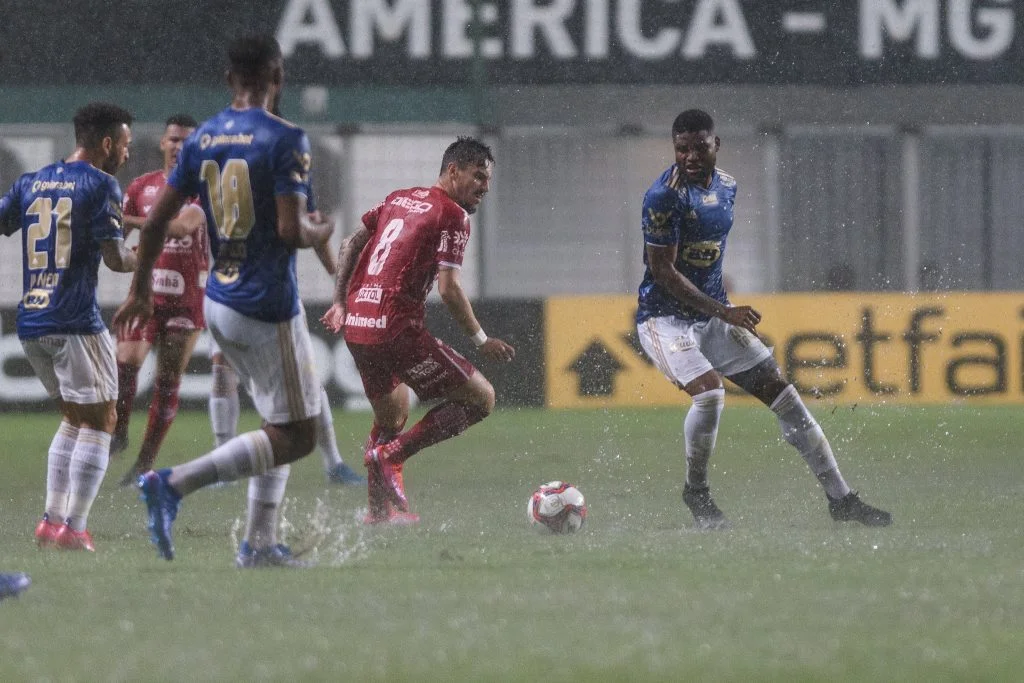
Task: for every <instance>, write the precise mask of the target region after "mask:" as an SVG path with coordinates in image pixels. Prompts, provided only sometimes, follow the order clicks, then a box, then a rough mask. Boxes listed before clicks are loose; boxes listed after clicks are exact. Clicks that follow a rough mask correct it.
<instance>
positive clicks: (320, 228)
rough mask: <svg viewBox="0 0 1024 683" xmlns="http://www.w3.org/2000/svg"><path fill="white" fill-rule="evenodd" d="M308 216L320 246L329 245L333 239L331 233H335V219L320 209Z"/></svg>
mask: <svg viewBox="0 0 1024 683" xmlns="http://www.w3.org/2000/svg"><path fill="white" fill-rule="evenodd" d="M308 218H309V222H310V223H311V224H312V226H313V229H314V235H315V236H316V239H317V244H318V245H320V246H324V245H327V244H328V243H329V242H330V241H331V235H333V234H334V221H333V220H332V219H331V218H330V217H329V216H325V215H324V214H322V213H320V212H319V211H314V212H313V213H311V214H309V216H308Z"/></svg>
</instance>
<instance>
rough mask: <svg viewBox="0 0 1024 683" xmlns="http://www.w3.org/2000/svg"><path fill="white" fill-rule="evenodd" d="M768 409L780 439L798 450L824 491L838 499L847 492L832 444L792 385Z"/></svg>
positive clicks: (847, 488) (847, 487) (848, 488)
mask: <svg viewBox="0 0 1024 683" xmlns="http://www.w3.org/2000/svg"><path fill="white" fill-rule="evenodd" d="M771 409H772V412H774V413H775V415H776V416H778V418H779V427H781V429H782V438H784V439H785V440H786V441H787V442H789V443H790V444H791V445H792V446H793V447H794V448H796V449H797V450H798V451H799V452H800V455H801V457H803V459H804V461H805V462H806V463H807V466H808V467H810V468H811V472H813V473H814V476H816V477H817V478H818V481H819V482H820V483H821V486H822V488H824V489H825V493H827V494H828V495H829V496H831V497H832V498H842V497H844V496H845V495H846V494H847V493H849V492H850V487H849V486H847V484H846V481H844V480H843V475H842V474H840V473H839V466H838V465H837V464H836V459H835V456H834V455H833V454H832V446H830V445H829V443H828V439H827V438H825V433H824V432H823V431H822V429H821V426H820V425H818V423H817V421H815V419H814V417H813V416H812V415H811V413H810V411H808V410H807V406H805V405H804V402H803V401H802V400H801V399H800V394H799V393H797V390H796V388H795V387H794V386H793V385H792V384H790V385H788V386H787V387H786V388H785V389H783V390H782V392H781V393H780V394H779V395H778V396H777V397H776V398H775V400H774V401H773V402H772V405H771Z"/></svg>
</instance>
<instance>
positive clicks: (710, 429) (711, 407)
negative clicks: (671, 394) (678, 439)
mask: <svg viewBox="0 0 1024 683" xmlns="http://www.w3.org/2000/svg"><path fill="white" fill-rule="evenodd" d="M724 406H725V389H711V390H709V391H705V392H702V393H700V394H697V395H696V396H694V397H693V405H691V406H690V409H689V410H688V411H687V412H686V419H685V420H683V436H684V438H685V440H686V483H687V484H689V485H690V486H695V487H698V488H704V487H706V486H707V485H708V460H710V459H711V454H712V453H713V452H714V451H715V441H716V439H717V438H718V422H719V420H720V419H721V417H722V408H723V407H724Z"/></svg>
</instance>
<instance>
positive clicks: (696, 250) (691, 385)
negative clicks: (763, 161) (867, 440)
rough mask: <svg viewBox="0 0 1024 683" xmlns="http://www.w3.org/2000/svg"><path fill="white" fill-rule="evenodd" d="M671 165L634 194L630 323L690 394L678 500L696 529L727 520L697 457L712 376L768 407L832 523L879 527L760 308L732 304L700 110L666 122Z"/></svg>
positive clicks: (708, 125)
mask: <svg viewBox="0 0 1024 683" xmlns="http://www.w3.org/2000/svg"><path fill="white" fill-rule="evenodd" d="M672 144H673V146H674V148H675V163H674V164H673V165H672V166H671V167H669V168H668V170H666V171H665V172H664V173H663V174H662V175H661V176H660V177H659V178H658V180H656V181H655V183H654V184H653V185H652V186H651V188H650V189H649V190H648V191H647V194H646V195H645V196H644V203H643V217H642V219H641V225H642V228H643V233H644V243H645V246H644V264H645V265H646V270H645V273H644V279H643V282H642V283H641V284H640V295H639V306H638V309H637V316H636V323H637V332H638V334H639V337H640V343H641V344H642V346H643V348H644V351H645V352H646V353H647V355H648V356H649V357H650V359H651V360H652V361H653V362H654V365H655V366H656V367H657V368H658V369H659V370H661V372H662V373H664V374H665V376H666V377H667V378H668V379H669V380H670V381H671V382H672V383H673V384H675V385H676V386H677V387H679V388H680V389H682V390H683V391H685V392H686V393H687V394H689V395H690V397H691V398H692V400H693V403H692V405H691V406H690V409H689V411H688V412H687V414H686V419H685V421H684V423H683V436H684V440H685V443H686V482H685V485H684V487H683V501H684V502H685V503H686V506H687V507H688V508H689V509H690V512H691V513H692V514H693V518H694V522H695V525H696V526H697V528H698V529H701V530H708V529H722V528H727V527H728V526H729V522H728V520H727V519H726V517H725V515H724V514H722V511H721V510H720V509H719V508H718V506H717V505H716V504H715V502H714V500H713V499H712V498H711V493H710V489H709V487H708V480H707V465H708V460H709V459H710V457H711V453H712V451H713V450H714V447H715V439H716V437H717V435H718V423H719V418H720V417H721V414H722V408H723V406H724V404H725V389H724V387H723V384H722V376H725V377H728V378H729V379H730V380H732V381H733V382H734V383H735V384H737V385H738V386H739V387H741V388H742V389H744V390H745V391H746V392H748V393H749V394H751V395H753V396H755V397H757V398H758V399H759V400H760V401H761V402H762V403H764V404H765V405H766V406H768V407H769V408H771V410H772V412H774V413H775V415H776V416H777V417H778V420H779V426H780V427H781V429H782V435H783V437H784V438H785V439H786V441H788V442H789V443H790V444H792V445H793V446H794V447H795V448H796V449H797V450H798V451H799V452H800V455H801V456H802V457H803V458H804V460H805V461H806V462H807V464H808V466H809V467H810V468H811V471H812V472H813V473H814V474H815V476H816V477H817V478H818V481H819V482H820V483H821V486H822V487H823V488H824V490H825V494H826V497H827V498H828V509H829V513H830V514H831V516H832V518H833V519H834V520H837V521H856V522H860V523H862V524H866V525H868V526H886V525H888V524H890V523H891V521H892V518H891V516H890V515H889V513H888V512H884V511H882V510H879V509H877V508H874V507H872V506H870V505H868V504H866V503H864V502H863V501H861V499H860V497H859V496H858V495H857V493H856V492H854V491H852V490H850V487H849V486H848V485H847V483H846V481H844V479H843V476H842V475H841V474H840V472H839V467H838V466H837V464H836V460H835V457H834V456H833V454H832V448H831V446H830V445H829V443H828V439H826V438H825V435H824V433H823V432H822V430H821V427H820V426H819V425H818V423H817V422H816V421H815V419H814V417H813V416H812V415H811V413H810V412H809V411H808V410H807V407H806V406H805V405H804V403H803V401H802V400H801V398H800V395H799V394H798V393H797V391H796V388H795V387H794V386H793V385H792V384H790V383H789V382H787V381H786V380H785V379H784V378H783V376H782V372H781V371H780V369H779V366H778V363H776V361H775V359H774V358H773V357H772V354H771V351H770V350H769V349H768V348H767V347H766V346H765V345H764V344H763V343H762V342H761V340H760V339H759V338H758V337H757V335H756V334H755V329H756V327H757V324H758V323H759V322H761V314H760V313H758V312H757V311H756V310H754V309H753V308H751V307H750V306H733V305H732V304H731V303H730V302H729V298H728V296H727V294H726V291H725V288H724V286H723V284H722V259H723V258H724V256H725V247H726V243H727V241H728V237H729V231H730V230H731V229H732V224H733V207H734V205H735V202H736V180H735V179H734V178H733V177H732V176H730V175H728V174H726V173H724V172H722V171H721V170H719V169H718V168H716V167H715V161H716V158H717V154H718V149H719V146H720V145H721V141H720V140H719V138H718V136H716V135H715V128H714V122H713V120H712V118H711V116H710V115H708V114H707V113H706V112H703V111H701V110H698V109H691V110H688V111H684V112H683V113H681V114H680V115H679V116H678V117H676V120H675V122H674V123H673V124H672Z"/></svg>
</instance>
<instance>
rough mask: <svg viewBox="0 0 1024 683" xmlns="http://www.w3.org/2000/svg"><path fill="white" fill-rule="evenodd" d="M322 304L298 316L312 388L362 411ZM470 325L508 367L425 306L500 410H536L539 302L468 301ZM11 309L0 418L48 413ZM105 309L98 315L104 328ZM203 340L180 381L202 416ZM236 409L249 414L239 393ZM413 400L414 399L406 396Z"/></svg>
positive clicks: (146, 392) (3, 318)
mask: <svg viewBox="0 0 1024 683" xmlns="http://www.w3.org/2000/svg"><path fill="white" fill-rule="evenodd" d="M327 308H328V304H313V303H310V304H307V305H306V316H307V319H308V320H309V329H310V332H311V333H312V334H311V336H312V341H313V354H314V358H315V361H314V362H315V366H316V371H317V373H319V375H320V381H321V382H323V384H324V387H325V388H326V389H327V394H328V396H329V397H330V400H331V406H332V408H333V409H334V410H369V403H368V402H367V400H366V394H365V393H364V392H363V386H362V383H361V381H360V379H359V373H358V372H357V371H356V368H355V363H354V362H353V360H352V355H351V354H350V353H349V352H348V348H347V347H346V346H345V342H344V341H343V340H342V339H341V338H340V337H337V336H335V335H333V334H331V333H330V332H328V331H327V330H326V329H324V326H323V325H322V324H320V317H321V316H322V315H323V314H324V312H325V311H326V310H327ZM473 308H474V310H475V311H476V314H477V318H478V319H479V320H480V323H481V324H482V325H483V326H484V329H485V330H486V331H487V332H488V334H490V335H493V336H496V337H500V338H502V339H504V340H505V341H507V342H509V343H510V344H512V345H513V346H515V347H516V352H517V353H516V360H515V361H514V362H513V363H509V364H507V365H504V364H497V363H491V362H489V361H486V360H484V359H483V357H481V356H480V354H478V353H477V352H476V349H474V347H473V342H472V341H470V340H469V338H468V337H466V335H465V333H463V332H462V331H461V330H460V329H459V328H458V325H457V324H456V323H455V321H454V320H453V319H452V317H451V315H450V314H449V313H448V311H447V309H446V308H445V307H444V305H443V304H440V303H428V304H427V327H428V328H429V329H430V330H431V331H432V332H433V333H434V334H435V335H436V336H437V337H439V338H440V339H442V340H444V341H445V342H446V343H448V344H449V345H450V346H451V347H452V348H454V349H455V350H456V351H458V352H459V353H462V354H463V355H464V356H466V358H468V359H469V360H470V362H472V363H473V364H474V365H475V366H477V367H478V368H479V369H480V371H481V372H483V374H484V376H485V377H487V379H488V380H490V382H491V384H492V385H494V391H495V394H496V396H497V400H498V403H499V405H501V406H503V407H515V406H541V405H543V403H544V365H543V360H544V358H543V355H544V341H543V339H544V332H543V318H544V303H543V302H542V301H541V300H538V299H532V300H527V299H501V300H489V301H488V300H484V301H477V302H474V304H473ZM16 314H17V311H16V309H14V308H4V309H0V412H7V411H18V410H53V404H52V403H51V402H50V401H49V399H48V398H47V396H46V392H45V391H44V390H43V385H42V384H41V383H40V382H39V380H38V379H37V378H36V376H35V374H34V373H33V372H32V367H31V366H30V365H29V362H28V359H27V358H26V357H25V354H24V351H23V349H22V347H21V342H20V341H19V340H18V336H17V333H16V331H15V316H16ZM111 315H113V309H109V308H108V309H105V310H104V311H103V316H104V318H105V319H106V320H107V323H108V325H109V322H110V317H111ZM209 354H210V335H209V332H203V333H202V336H201V337H200V339H199V342H198V343H197V344H196V348H195V351H194V352H193V354H192V359H191V361H190V363H189V366H188V368H187V370H186V373H185V375H184V376H183V377H182V382H181V405H182V407H183V408H192V409H203V410H205V409H206V406H207V399H208V397H209V394H210V385H211V382H212V377H211V375H210V358H209ZM155 367H156V360H155V354H154V353H152V352H151V353H150V354H149V357H148V358H147V359H146V362H145V364H144V365H143V367H142V371H141V372H140V373H139V380H138V381H139V393H138V396H137V399H136V409H137V410H143V409H145V408H146V407H147V406H148V405H149V396H150V392H151V389H152V385H153V379H154V370H155ZM241 398H242V402H243V405H245V406H247V407H251V405H252V404H251V402H249V399H248V397H247V396H246V395H245V392H244V391H243V392H241ZM413 399H414V400H415V397H413Z"/></svg>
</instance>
